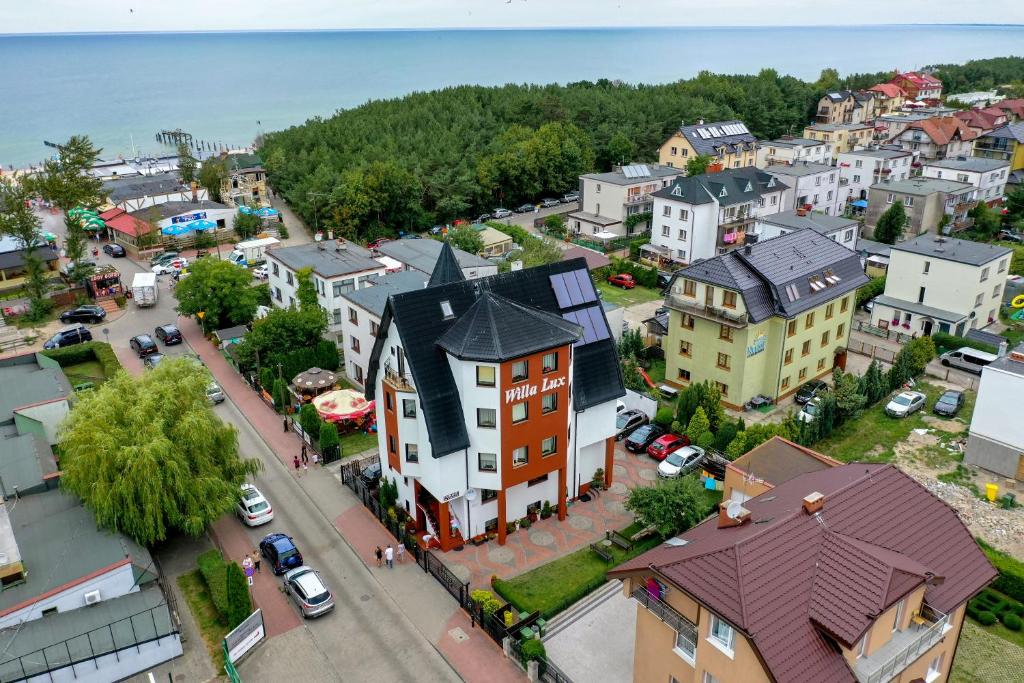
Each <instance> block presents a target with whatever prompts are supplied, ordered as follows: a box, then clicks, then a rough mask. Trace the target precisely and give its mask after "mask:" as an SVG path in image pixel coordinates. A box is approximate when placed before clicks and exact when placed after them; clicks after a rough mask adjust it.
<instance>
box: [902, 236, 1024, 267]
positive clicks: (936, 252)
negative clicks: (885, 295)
mask: <svg viewBox="0 0 1024 683" xmlns="http://www.w3.org/2000/svg"><path fill="white" fill-rule="evenodd" d="M892 249H893V251H906V252H909V253H911V254H920V255H921V256H931V257H934V258H938V259H943V260H945V261H956V262H957V263H967V264H969V265H972V266H980V265H984V264H986V263H988V262H990V261H994V260H995V259H997V258H1000V257H1002V256H1006V255H1007V254H1011V253H1013V251H1012V250H1011V249H1008V248H1007V247H1001V246H999V245H997V244H987V243H985V242H972V241H970V240H962V239H957V238H956V237H936V236H935V235H932V234H930V233H924V234H922V235H918V236H917V237H915V238H914V239H912V240H907V241H906V242H898V243H896V244H894V245H893V246H892Z"/></svg>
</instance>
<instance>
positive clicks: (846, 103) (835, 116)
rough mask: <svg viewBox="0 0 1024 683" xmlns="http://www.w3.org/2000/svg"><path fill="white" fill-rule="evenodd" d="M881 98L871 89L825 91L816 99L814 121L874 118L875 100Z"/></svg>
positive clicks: (846, 121) (852, 121)
mask: <svg viewBox="0 0 1024 683" xmlns="http://www.w3.org/2000/svg"><path fill="white" fill-rule="evenodd" d="M876 98H878V99H881V98H880V97H879V96H878V93H875V92H874V91H871V90H859V91H855V90H839V91H836V92H830V93H825V95H823V96H822V98H821V99H820V100H818V113H817V114H816V115H815V118H814V120H815V123H866V122H868V121H871V120H873V119H874V118H875V101H876Z"/></svg>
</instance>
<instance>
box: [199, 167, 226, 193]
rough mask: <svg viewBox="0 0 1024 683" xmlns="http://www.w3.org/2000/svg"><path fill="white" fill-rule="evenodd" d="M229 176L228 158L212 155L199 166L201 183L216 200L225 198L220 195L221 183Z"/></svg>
mask: <svg viewBox="0 0 1024 683" xmlns="http://www.w3.org/2000/svg"><path fill="white" fill-rule="evenodd" d="M227 177H228V166H227V160H226V159H223V158H218V157H210V158H209V159H206V160H204V161H203V163H202V166H200V168H199V184H200V185H202V186H203V187H204V188H206V193H207V195H209V197H210V199H212V200H213V201H215V202H219V201H222V200H223V197H221V196H220V189H221V183H223V181H224V180H225V179H226V178H227Z"/></svg>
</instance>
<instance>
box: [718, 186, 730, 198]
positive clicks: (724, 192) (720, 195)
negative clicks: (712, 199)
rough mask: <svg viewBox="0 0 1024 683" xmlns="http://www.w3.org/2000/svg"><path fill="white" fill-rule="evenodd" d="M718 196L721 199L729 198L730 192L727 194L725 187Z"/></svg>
mask: <svg viewBox="0 0 1024 683" xmlns="http://www.w3.org/2000/svg"><path fill="white" fill-rule="evenodd" d="M718 196H719V197H728V196H729V193H728V192H726V191H725V188H724V187H723V188H722V191H721V192H719V193H718Z"/></svg>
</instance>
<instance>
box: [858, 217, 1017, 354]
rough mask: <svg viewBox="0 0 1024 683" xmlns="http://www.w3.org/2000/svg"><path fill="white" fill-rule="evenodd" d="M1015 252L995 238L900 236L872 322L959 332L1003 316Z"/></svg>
mask: <svg viewBox="0 0 1024 683" xmlns="http://www.w3.org/2000/svg"><path fill="white" fill-rule="evenodd" d="M1012 254H1013V252H1012V251H1011V250H1010V249H1007V248H1006V247H1001V246H998V245H995V244H986V243H984V242H972V241H969V240H961V239H956V238H953V237H941V236H938V237H937V236H935V235H928V234H926V235H920V236H918V237H915V238H914V239H911V240H907V241H906V242H897V243H896V244H894V245H893V246H892V250H891V251H890V253H889V272H888V275H887V277H886V279H885V292H884V293H883V294H881V295H879V296H877V297H876V298H875V305H874V308H873V309H872V311H871V318H872V322H873V324H874V325H875V326H876V327H881V328H886V329H888V328H893V329H899V331H901V332H905V333H907V334H918V335H921V334H932V333H933V332H945V333H946V334H953V335H956V336H957V337H962V336H964V334H965V333H966V332H967V331H968V330H972V329H976V328H982V327H985V326H986V325H988V324H990V323H992V322H994V321H995V320H997V318H998V315H999V307H1000V305H1001V303H1002V295H1003V287H1004V286H1005V284H1006V275H1007V273H1008V271H1009V267H1010V257H1011V256H1012Z"/></svg>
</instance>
